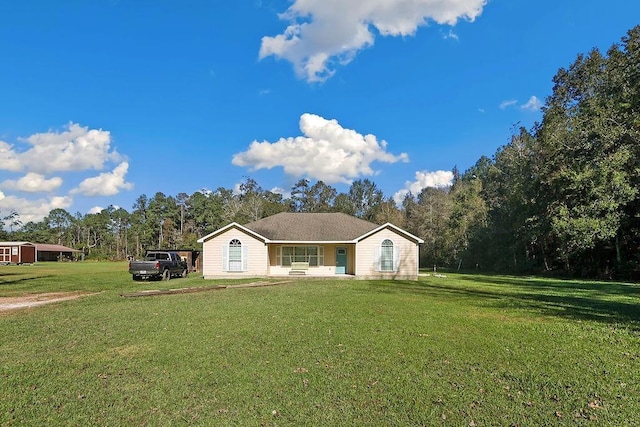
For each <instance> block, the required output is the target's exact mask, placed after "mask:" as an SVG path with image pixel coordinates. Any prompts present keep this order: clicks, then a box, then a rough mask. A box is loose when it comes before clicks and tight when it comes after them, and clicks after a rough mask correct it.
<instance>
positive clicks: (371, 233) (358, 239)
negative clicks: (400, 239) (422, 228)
mask: <svg viewBox="0 0 640 427" xmlns="http://www.w3.org/2000/svg"><path fill="white" fill-rule="evenodd" d="M387 227H390V228H393V229H394V230H395V231H397V232H398V233H400V234H404V235H405V236H407V237H409V238H410V239H412V240H415V241H416V243H424V240H422V239H421V238H419V237H417V236H414V235H413V234H411V233H409V232H408V231H405V230H403V229H402V228H400V227H398V226H397V225H393V224H391V223H390V222H387V223H386V224H382V225H381V226H380V227H377V228H374V229H373V230H371V231H369V232H367V233H365V234H363V235H362V236H360V237H358V238H357V239H355V240H356V241H360V240H363V239H366V238H367V237H369V236H371V235H373V234H376V233H377V232H378V231H380V230H383V229H385V228H387Z"/></svg>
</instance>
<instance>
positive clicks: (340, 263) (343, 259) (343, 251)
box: [336, 247, 347, 274]
mask: <svg viewBox="0 0 640 427" xmlns="http://www.w3.org/2000/svg"><path fill="white" fill-rule="evenodd" d="M336 274H347V248H343V247H337V248H336Z"/></svg>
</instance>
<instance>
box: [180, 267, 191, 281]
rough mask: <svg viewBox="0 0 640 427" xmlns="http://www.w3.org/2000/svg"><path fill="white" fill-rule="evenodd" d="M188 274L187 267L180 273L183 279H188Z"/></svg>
mask: <svg viewBox="0 0 640 427" xmlns="http://www.w3.org/2000/svg"><path fill="white" fill-rule="evenodd" d="M188 275H189V271H187V269H186V268H185V269H184V270H182V274H181V275H180V277H182V278H183V279H186V278H187V276H188Z"/></svg>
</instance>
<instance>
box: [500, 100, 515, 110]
mask: <svg viewBox="0 0 640 427" xmlns="http://www.w3.org/2000/svg"><path fill="white" fill-rule="evenodd" d="M517 103H518V100H517V99H509V100H507V101H502V102H501V103H500V109H501V110H504V109H506V108H507V107H513V106H514V105H516V104H517Z"/></svg>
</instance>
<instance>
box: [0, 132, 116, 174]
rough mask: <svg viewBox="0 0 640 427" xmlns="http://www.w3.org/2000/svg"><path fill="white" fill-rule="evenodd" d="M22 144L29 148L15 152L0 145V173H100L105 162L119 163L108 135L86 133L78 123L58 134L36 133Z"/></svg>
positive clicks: (0, 142)
mask: <svg viewBox="0 0 640 427" xmlns="http://www.w3.org/2000/svg"><path fill="white" fill-rule="evenodd" d="M22 142H23V143H24V144H25V145H27V146H28V148H27V149H26V150H23V151H18V149H16V148H15V147H14V146H11V145H9V144H7V143H6V142H2V141H0V160H1V161H0V169H4V170H8V171H14V172H15V171H21V170H27V171H30V172H36V173H41V174H46V173H52V172H63V171H64V172H67V171H83V170H87V169H95V170H99V169H102V168H103V167H104V164H105V163H106V162H110V161H118V160H121V159H120V155H119V154H118V152H117V151H116V150H115V149H112V147H111V134H110V133H109V132H108V131H104V130H102V129H89V128H88V127H83V126H80V125H79V124H77V123H69V124H68V125H67V126H66V128H65V130H63V131H61V132H55V131H50V132H44V133H36V134H34V135H31V136H30V137H28V138H24V139H23V140H22ZM44 159H46V161H45V160H44Z"/></svg>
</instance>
